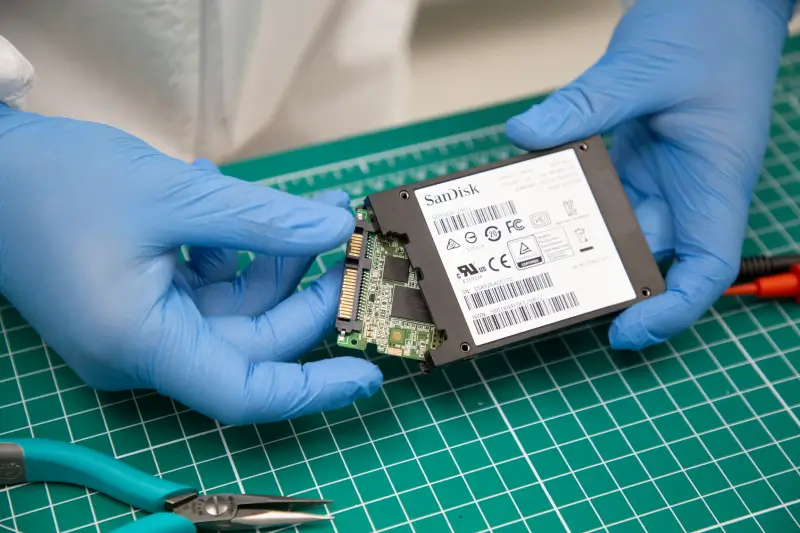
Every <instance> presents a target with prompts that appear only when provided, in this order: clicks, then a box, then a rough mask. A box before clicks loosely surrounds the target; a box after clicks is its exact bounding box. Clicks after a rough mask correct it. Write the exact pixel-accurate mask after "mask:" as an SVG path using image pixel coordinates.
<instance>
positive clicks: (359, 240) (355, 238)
mask: <svg viewBox="0 0 800 533" xmlns="http://www.w3.org/2000/svg"><path fill="white" fill-rule="evenodd" d="M363 245H364V236H363V235H362V234H360V233H353V235H352V236H351V237H350V243H349V245H348V246H347V256H348V257H353V258H356V259H357V258H359V257H361V248H362V246H363Z"/></svg>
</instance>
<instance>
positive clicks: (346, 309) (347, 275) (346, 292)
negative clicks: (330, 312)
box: [339, 268, 358, 320]
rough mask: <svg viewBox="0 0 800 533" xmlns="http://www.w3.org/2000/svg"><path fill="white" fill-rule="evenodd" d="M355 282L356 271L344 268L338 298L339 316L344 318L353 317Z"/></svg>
mask: <svg viewBox="0 0 800 533" xmlns="http://www.w3.org/2000/svg"><path fill="white" fill-rule="evenodd" d="M357 283H358V271H356V270H355V269H353V268H347V269H345V271H344V278H343V280H342V291H341V298H339V318H344V319H346V320H350V319H352V318H353V306H354V304H355V296H356V285H357Z"/></svg>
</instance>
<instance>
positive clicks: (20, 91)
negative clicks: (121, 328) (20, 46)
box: [0, 35, 34, 108]
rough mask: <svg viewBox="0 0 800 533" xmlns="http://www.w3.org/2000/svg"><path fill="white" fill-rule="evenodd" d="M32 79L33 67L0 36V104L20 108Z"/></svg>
mask: <svg viewBox="0 0 800 533" xmlns="http://www.w3.org/2000/svg"><path fill="white" fill-rule="evenodd" d="M33 79H34V73H33V65H31V64H30V62H28V60H27V59H25V57H24V56H23V55H22V54H21V53H20V52H19V50H17V49H16V48H14V45H12V44H11V43H10V42H8V41H7V40H6V39H5V38H4V37H3V36H2V35H0V102H4V103H6V104H8V105H10V106H12V107H16V108H19V107H21V106H22V105H23V103H24V98H25V94H26V93H27V92H28V91H29V90H30V88H31V86H32V85H33Z"/></svg>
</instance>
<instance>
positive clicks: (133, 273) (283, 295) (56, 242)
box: [0, 104, 382, 424]
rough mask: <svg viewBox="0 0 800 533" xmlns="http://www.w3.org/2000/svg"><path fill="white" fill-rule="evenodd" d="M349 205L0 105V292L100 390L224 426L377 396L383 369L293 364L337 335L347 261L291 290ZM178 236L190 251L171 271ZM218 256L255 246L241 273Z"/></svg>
mask: <svg viewBox="0 0 800 533" xmlns="http://www.w3.org/2000/svg"><path fill="white" fill-rule="evenodd" d="M347 203H348V201H347V197H346V195H344V194H343V193H326V194H323V195H321V196H320V197H318V198H317V199H316V201H314V200H306V199H302V198H299V197H295V196H291V195H288V194H285V193H282V192H279V191H276V190H274V189H270V188H266V187H263V186H260V185H256V184H250V183H246V182H243V181H240V180H237V179H234V178H230V177H226V176H223V175H221V174H220V173H219V171H218V170H217V169H216V168H215V167H214V166H213V165H211V164H210V163H207V162H204V161H199V162H196V163H195V164H194V165H190V164H187V163H184V162H182V161H179V160H176V159H173V158H170V157H167V156H165V155H164V154H162V153H160V152H158V151H157V150H155V149H153V148H152V147H150V146H149V145H147V144H145V143H144V142H142V141H140V140H139V139H136V138H135V137H132V136H130V135H128V134H126V133H123V132H121V131H118V130H116V129H114V128H111V127H107V126H103V125H99V124H93V123H88V122H80V121H76V120H69V119H63V118H45V117H41V116H38V115H35V114H30V113H24V112H20V111H15V110H11V109H10V108H8V107H6V106H4V105H2V104H0V292H1V293H2V294H3V295H5V296H6V298H8V300H9V301H10V302H11V303H12V304H14V305H15V306H16V307H17V308H18V309H19V311H20V312H21V313H22V315H23V316H24V317H25V318H26V319H27V320H28V321H29V322H30V323H31V325H32V326H33V327H34V328H35V329H36V330H37V331H38V332H39V333H40V334H41V335H42V337H43V338H44V340H45V342H47V343H48V344H49V345H50V346H52V347H53V348H54V349H55V350H56V351H57V352H58V353H59V354H60V355H61V356H62V357H63V358H64V359H65V361H66V362H67V363H68V364H69V365H70V367H71V368H73V369H74V370H75V372H77V374H78V375H79V376H80V377H81V378H83V379H84V380H85V381H86V382H87V384H89V385H90V386H92V387H96V388H98V389H104V390H120V389H130V388H147V389H155V390H157V391H159V392H161V393H163V394H165V395H167V396H170V397H172V398H174V399H175V400H178V401H179V402H181V403H183V404H184V405H186V406H188V407H191V408H194V409H196V410H198V411H200V412H202V413H204V414H207V415H209V416H211V417H214V418H217V419H218V420H220V421H222V422H225V423H231V424H242V423H250V422H265V421H274V420H279V419H285V418H290V417H296V416H299V415H302V414H306V413H310V412H316V411H320V410H327V409H333V408H337V407H341V406H345V405H347V404H349V403H351V402H353V401H354V400H356V399H358V398H362V397H365V396H367V395H370V394H373V393H374V392H375V391H376V389H377V388H378V387H379V385H380V383H381V381H382V376H381V373H380V371H379V370H378V369H377V367H375V366H374V365H372V364H371V363H369V362H367V361H365V360H362V359H358V358H349V357H342V358H335V359H325V360H322V361H320V362H314V363H310V364H306V365H304V366H300V365H298V364H296V362H294V361H296V360H297V358H298V357H299V356H301V355H303V354H304V353H306V352H307V351H309V350H310V349H311V348H313V347H314V346H315V345H316V344H317V343H318V342H319V341H320V340H321V339H322V338H323V337H324V336H325V335H326V334H327V333H329V332H330V331H331V328H332V321H333V318H334V315H335V309H336V307H337V303H338V296H339V295H338V291H339V282H340V276H341V271H340V270H338V269H334V270H332V271H330V272H328V273H326V274H325V275H323V276H322V277H321V278H320V279H319V280H318V281H317V282H315V283H314V284H312V285H311V286H310V287H309V288H307V289H306V290H304V291H301V292H295V293H294V294H293V291H294V290H295V288H296V287H297V284H298V283H299V281H300V278H301V276H302V275H303V274H304V273H305V272H306V270H307V269H308V267H309V266H310V263H311V261H312V258H313V257H314V256H316V255H317V254H319V253H321V252H323V251H326V250H330V249H332V248H334V247H336V246H338V245H339V244H341V243H342V242H344V241H345V240H346V239H347V238H348V236H349V234H350V232H351V231H352V228H353V225H354V221H353V217H352V215H351V213H350V212H349V210H348V209H347ZM181 245H189V246H192V247H194V248H192V250H193V252H192V256H193V257H192V260H191V262H189V263H187V264H183V265H181V266H178V263H177V261H176V259H177V256H178V248H179V246H181ZM224 250H250V251H253V252H255V253H257V254H262V255H258V256H257V259H256V260H255V262H254V263H253V265H252V266H251V268H250V269H249V270H248V271H247V272H246V273H245V274H243V275H242V276H241V277H239V278H237V279H235V280H234V275H235V263H234V260H235V258H234V254H232V253H230V252H225V251H224Z"/></svg>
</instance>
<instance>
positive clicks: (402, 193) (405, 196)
mask: <svg viewBox="0 0 800 533" xmlns="http://www.w3.org/2000/svg"><path fill="white" fill-rule="evenodd" d="M400 199H401V200H408V191H400Z"/></svg>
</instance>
